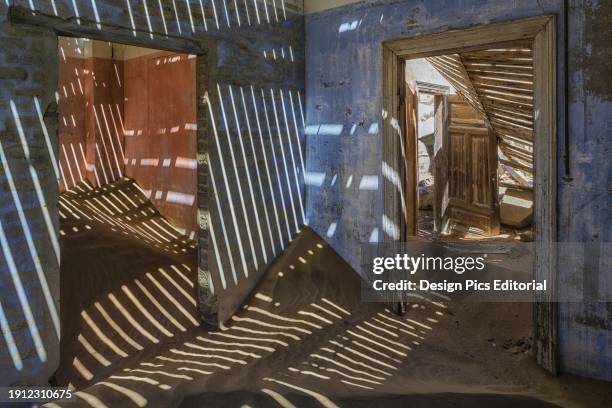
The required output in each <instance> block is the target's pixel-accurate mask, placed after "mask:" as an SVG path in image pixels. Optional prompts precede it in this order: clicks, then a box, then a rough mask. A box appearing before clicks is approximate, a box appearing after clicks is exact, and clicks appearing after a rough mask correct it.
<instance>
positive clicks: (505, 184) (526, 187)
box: [499, 181, 533, 191]
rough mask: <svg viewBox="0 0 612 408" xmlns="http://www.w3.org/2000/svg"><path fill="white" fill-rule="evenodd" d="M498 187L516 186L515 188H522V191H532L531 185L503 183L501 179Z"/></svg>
mask: <svg viewBox="0 0 612 408" xmlns="http://www.w3.org/2000/svg"><path fill="white" fill-rule="evenodd" d="M499 186H500V187H507V188H516V189H517V190H523V191H533V187H530V186H526V185H523V184H511V183H504V182H503V181H501V182H500V183H499Z"/></svg>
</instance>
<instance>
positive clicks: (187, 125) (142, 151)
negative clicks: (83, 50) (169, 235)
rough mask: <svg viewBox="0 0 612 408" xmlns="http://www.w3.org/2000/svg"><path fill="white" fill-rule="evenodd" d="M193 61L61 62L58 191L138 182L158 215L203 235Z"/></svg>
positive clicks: (159, 57)
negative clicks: (120, 181) (200, 230)
mask: <svg viewBox="0 0 612 408" xmlns="http://www.w3.org/2000/svg"><path fill="white" fill-rule="evenodd" d="M195 61H196V60H195V58H190V57H189V56H187V55H184V54H175V53H169V52H156V53H153V54H151V53H149V54H147V55H144V56H139V57H136V58H130V59H127V60H125V61H122V60H115V59H110V58H97V57H95V56H94V57H93V58H86V59H83V58H60V69H59V90H58V93H59V106H58V109H59V114H60V128H59V139H60V146H59V152H58V153H59V161H60V167H61V170H62V180H61V181H60V188H61V189H62V190H65V189H70V188H72V187H74V185H75V184H78V183H79V182H81V181H83V180H88V181H89V182H90V183H91V184H92V185H94V186H100V185H104V184H107V183H110V182H112V181H115V180H117V179H119V178H121V177H123V176H127V177H131V178H133V179H135V180H136V182H137V183H138V185H139V186H140V187H141V188H142V189H143V190H144V191H145V193H147V195H148V196H149V197H150V199H151V201H153V203H154V204H155V206H156V207H157V208H158V209H159V211H160V212H161V213H162V215H164V216H165V217H166V218H168V219H169V220H170V221H171V222H172V223H173V224H174V225H176V226H177V227H179V228H182V229H185V231H186V232H187V233H188V234H190V233H192V232H193V233H194V234H195V231H197V203H196V197H197V161H196V157H197V145H196V142H197V139H196V137H197V136H196V133H197V132H196V102H195V97H196V96H195Z"/></svg>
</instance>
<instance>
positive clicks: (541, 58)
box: [382, 15, 558, 374]
mask: <svg viewBox="0 0 612 408" xmlns="http://www.w3.org/2000/svg"><path fill="white" fill-rule="evenodd" d="M555 27H556V26H555V17H554V16H551V15H545V16H537V17H530V18H525V19H521V20H513V21H507V22H501V23H493V24H486V25H480V26H474V27H470V28H466V29H454V30H449V31H445V32H440V33H434V34H430V35H421V36H417V37H412V38H403V39H397V40H392V41H387V42H384V43H383V44H382V56H383V61H382V74H383V78H382V116H383V126H382V139H383V140H382V143H383V163H382V173H383V180H384V181H383V215H382V218H383V220H382V222H383V231H384V240H385V241H398V240H400V239H401V236H402V234H401V232H402V231H405V228H406V227H405V226H406V223H407V217H408V214H407V211H406V208H405V201H404V194H405V193H406V192H404V191H403V189H404V187H403V186H404V180H405V177H406V169H407V164H408V163H407V160H406V157H405V155H404V154H403V152H404V150H403V148H404V146H403V143H404V142H403V138H404V130H405V129H404V127H403V126H404V125H403V117H402V116H403V114H402V113H401V111H400V109H401V107H402V105H403V103H402V101H401V98H402V95H403V92H402V91H401V89H400V88H402V87H403V84H401V81H402V78H404V75H403V73H401V74H399V73H398V70H400V69H403V67H404V66H405V63H404V61H405V60H407V59H414V58H423V57H429V56H434V55H441V54H450V53H458V52H464V51H469V50H477V49H482V48H483V47H487V46H490V45H494V44H499V43H505V42H511V41H516V40H532V41H533V59H534V112H536V114H535V115H534V116H535V117H534V164H535V169H534V170H535V174H534V186H533V191H534V229H535V242H534V279H536V280H539V281H540V280H546V281H547V283H548V287H549V288H550V290H549V292H548V293H546V294H537V295H535V299H534V308H533V326H534V329H533V330H534V347H535V357H536V361H537V363H538V364H540V365H541V366H542V367H543V368H544V369H546V370H547V371H549V372H551V373H555V374H556V373H557V365H558V361H557V307H556V304H555V303H554V302H555V300H556V296H555V294H556V279H557V273H556V252H555V249H554V243H555V242H556V239H557V225H556V224H557V205H556V201H557V185H556V180H557V96H556V85H557V78H556V64H557V61H556V28H555Z"/></svg>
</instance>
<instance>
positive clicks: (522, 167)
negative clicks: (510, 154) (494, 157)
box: [499, 159, 533, 174]
mask: <svg viewBox="0 0 612 408" xmlns="http://www.w3.org/2000/svg"><path fill="white" fill-rule="evenodd" d="M499 162H500V163H501V164H505V165H506V166H510V167H514V168H515V169H519V170H522V171H524V172H527V173H529V174H533V168H531V167H529V166H525V165H523V164H520V163H516V162H513V161H510V160H502V159H499Z"/></svg>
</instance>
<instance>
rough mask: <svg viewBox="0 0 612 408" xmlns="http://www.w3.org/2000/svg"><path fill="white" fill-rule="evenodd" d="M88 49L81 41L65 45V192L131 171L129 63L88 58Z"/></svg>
mask: <svg viewBox="0 0 612 408" xmlns="http://www.w3.org/2000/svg"><path fill="white" fill-rule="evenodd" d="M86 46H87V43H85V42H82V41H79V40H67V41H61V42H60V69H59V77H58V78H59V88H58V95H57V99H58V112H59V151H58V155H59V166H60V190H61V191H64V190H68V189H71V188H73V187H74V186H75V185H76V184H79V183H81V182H83V181H85V180H87V181H89V182H90V183H91V184H92V185H94V186H100V185H103V184H107V183H110V182H112V181H115V180H117V179H119V178H121V177H122V176H123V175H124V173H125V171H124V157H123V138H124V135H123V128H122V122H123V90H122V86H123V84H122V82H123V79H122V77H123V61H119V60H113V59H110V58H98V57H95V55H94V56H91V55H89V56H87V54H86V52H87V51H86V49H85V48H86ZM89 54H91V52H89ZM69 55H71V56H69Z"/></svg>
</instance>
